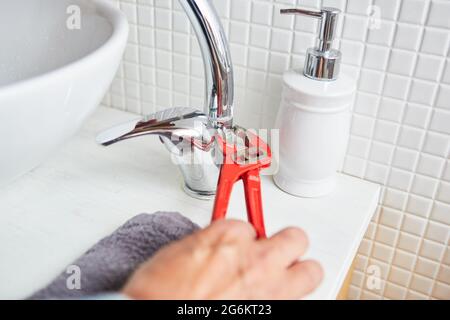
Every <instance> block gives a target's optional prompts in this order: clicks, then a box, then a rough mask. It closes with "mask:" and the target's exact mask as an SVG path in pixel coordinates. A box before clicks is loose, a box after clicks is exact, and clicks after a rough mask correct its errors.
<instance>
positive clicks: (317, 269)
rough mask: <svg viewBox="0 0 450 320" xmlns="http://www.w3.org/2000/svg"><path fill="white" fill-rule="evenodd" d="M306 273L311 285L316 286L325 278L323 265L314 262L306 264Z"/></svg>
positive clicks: (310, 261)
mask: <svg viewBox="0 0 450 320" xmlns="http://www.w3.org/2000/svg"><path fill="white" fill-rule="evenodd" d="M303 267H304V272H305V273H306V274H307V276H308V279H309V280H310V284H311V285H312V286H316V285H317V283H319V282H320V281H321V280H322V278H323V269H322V267H321V265H320V264H319V263H318V262H316V261H313V260H309V261H306V262H305V263H304V266H303Z"/></svg>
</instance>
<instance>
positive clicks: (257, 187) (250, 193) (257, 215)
mask: <svg viewBox="0 0 450 320" xmlns="http://www.w3.org/2000/svg"><path fill="white" fill-rule="evenodd" d="M242 180H243V182H244V192H245V203H246V206H247V217H248V221H249V222H250V223H251V224H252V225H253V227H254V228H255V230H256V235H257V236H258V238H266V230H265V227H264V217H263V205H262V197H261V178H260V176H259V169H258V168H257V169H253V170H250V171H248V172H246V173H245V174H244V176H243V179H242Z"/></svg>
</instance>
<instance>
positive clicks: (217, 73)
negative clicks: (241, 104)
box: [179, 0, 234, 128]
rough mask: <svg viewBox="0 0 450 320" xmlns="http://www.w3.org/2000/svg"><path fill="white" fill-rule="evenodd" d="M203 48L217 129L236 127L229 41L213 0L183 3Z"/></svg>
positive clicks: (210, 112)
mask: <svg viewBox="0 0 450 320" xmlns="http://www.w3.org/2000/svg"><path fill="white" fill-rule="evenodd" d="M179 2H180V5H181V7H182V8H183V9H184V11H185V12H186V14H187V16H188V17H189V20H190V21H191V24H192V26H193V28H194V31H195V33H196V35H197V39H198V42H199V45H200V49H201V52H202V56H203V61H204V65H205V102H204V104H205V106H204V109H205V110H204V112H205V114H206V115H207V116H208V119H209V122H210V125H211V126H212V127H213V128H221V127H225V128H231V127H232V125H233V99H234V78H233V64H232V61H231V54H230V49H229V46H228V41H227V38H226V35H225V31H224V29H223V26H222V23H221V22H220V18H219V16H218V15H217V12H216V10H215V9H214V6H213V5H212V4H211V2H210V0H179Z"/></svg>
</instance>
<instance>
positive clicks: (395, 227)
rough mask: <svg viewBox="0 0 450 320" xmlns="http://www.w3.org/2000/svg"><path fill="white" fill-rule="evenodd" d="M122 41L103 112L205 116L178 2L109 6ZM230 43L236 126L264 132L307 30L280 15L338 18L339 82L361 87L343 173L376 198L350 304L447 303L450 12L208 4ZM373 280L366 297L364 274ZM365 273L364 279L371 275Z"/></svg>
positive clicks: (395, 2) (377, 0) (343, 2)
mask: <svg viewBox="0 0 450 320" xmlns="http://www.w3.org/2000/svg"><path fill="white" fill-rule="evenodd" d="M111 1H115V2H116V3H117V5H118V6H120V8H121V9H122V10H123V11H124V12H125V13H126V14H127V16H128V18H129V21H130V24H131V32H130V39H129V45H128V48H127V50H126V53H125V57H124V61H123V64H122V66H121V68H120V71H119V73H118V75H117V78H116V79H115V80H114V83H113V84H112V86H111V90H110V92H109V93H108V94H107V96H106V97H105V100H104V102H105V103H106V104H107V105H109V106H111V107H114V108H119V109H123V110H129V111H132V112H136V113H150V112H153V111H155V110H158V109H162V108H166V107H170V106H187V105H190V106H197V107H199V108H201V107H202V105H203V65H202V60H201V56H200V52H199V48H198V45H197V42H196V39H195V37H194V36H193V33H192V31H191V29H190V27H189V22H188V21H187V19H186V17H185V15H184V13H183V12H182V11H181V9H180V7H179V5H178V3H177V0H111ZM213 2H214V4H215V5H216V8H217V10H218V12H219V13H220V16H221V18H222V21H223V24H224V27H225V29H226V32H227V35H228V37H229V41H230V47H231V51H232V57H233V62H234V65H235V73H236V104H235V105H236V122H237V123H239V124H241V125H244V126H247V127H264V128H270V127H271V126H272V125H273V121H274V117H275V114H276V112H277V109H278V106H279V102H280V95H281V76H282V73H283V72H284V71H285V70H287V69H289V68H296V67H300V66H302V64H303V59H304V53H305V50H306V48H308V47H309V46H311V44H312V43H313V40H314V33H315V27H316V23H315V22H314V21H312V20H308V19H306V18H303V17H289V16H283V17H281V16H280V15H279V13H278V11H279V9H280V8H281V7H293V6H296V5H298V6H303V7H312V8H317V7H319V6H321V5H331V6H336V7H339V8H341V9H343V10H344V11H345V16H344V18H343V19H341V26H340V28H339V35H340V39H339V41H336V44H337V45H338V46H340V48H341V50H342V51H343V54H344V65H343V72H346V73H348V74H350V75H353V76H354V77H357V78H358V79H359V90H358V95H357V97H356V102H355V106H354V114H353V125H352V135H351V138H350V143H349V147H348V152H347V156H346V160H345V165H344V171H345V172H346V173H348V174H351V175H355V176H358V177H361V178H364V179H367V180H370V181H375V182H378V183H381V184H383V185H384V186H385V188H384V191H383V197H382V201H381V203H380V209H379V212H377V214H376V215H375V217H374V219H373V221H372V223H371V226H370V228H369V230H368V231H367V234H366V236H365V239H364V241H363V242H362V244H361V248H360V250H359V254H358V256H357V258H356V271H355V273H354V275H353V282H352V286H351V290H350V297H351V298H353V299H380V298H385V299H430V298H434V299H450V267H449V265H450V249H449V235H450V159H449V158H450V52H449V43H450V18H449V17H450V0H213ZM371 266H372V267H373V266H378V267H379V270H380V271H381V278H382V281H381V284H380V286H379V287H376V288H372V287H371V286H368V282H370V281H371V276H373V275H372V274H371V273H369V272H368V270H369V268H370V267H371ZM370 270H371V269H370Z"/></svg>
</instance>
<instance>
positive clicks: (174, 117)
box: [96, 108, 207, 146]
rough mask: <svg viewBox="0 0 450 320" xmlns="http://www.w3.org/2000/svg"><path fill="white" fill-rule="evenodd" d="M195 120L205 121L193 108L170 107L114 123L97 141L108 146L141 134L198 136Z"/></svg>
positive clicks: (204, 117)
mask: <svg viewBox="0 0 450 320" xmlns="http://www.w3.org/2000/svg"><path fill="white" fill-rule="evenodd" d="M196 121H198V122H200V123H203V122H205V123H206V122H207V118H206V116H205V115H204V114H203V113H202V112H200V111H198V110H197V109H194V108H170V109H166V110H163V111H158V112H156V113H153V114H150V115H147V116H144V117H141V118H139V119H135V120H132V121H129V122H126V123H122V124H119V125H116V126H114V127H112V128H110V129H108V130H105V131H103V132H101V133H100V134H99V135H98V136H97V138H96V140H97V143H99V144H101V145H104V146H109V145H111V144H113V143H116V142H119V141H122V140H126V139H130V138H133V137H138V136H143V135H160V136H169V137H170V136H171V135H174V136H180V137H181V136H192V137H194V136H198V135H199V133H198V132H197V131H195V124H196Z"/></svg>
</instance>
